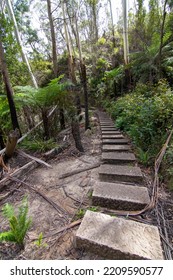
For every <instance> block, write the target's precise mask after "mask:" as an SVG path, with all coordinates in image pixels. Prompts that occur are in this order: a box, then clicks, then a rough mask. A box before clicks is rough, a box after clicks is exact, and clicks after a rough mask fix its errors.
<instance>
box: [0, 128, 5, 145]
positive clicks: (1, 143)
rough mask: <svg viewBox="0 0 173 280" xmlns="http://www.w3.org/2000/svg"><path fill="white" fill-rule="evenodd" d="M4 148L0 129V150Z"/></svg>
mask: <svg viewBox="0 0 173 280" xmlns="http://www.w3.org/2000/svg"><path fill="white" fill-rule="evenodd" d="M4 148H5V144H4V139H3V133H2V130H1V129H0V150H2V149H4Z"/></svg>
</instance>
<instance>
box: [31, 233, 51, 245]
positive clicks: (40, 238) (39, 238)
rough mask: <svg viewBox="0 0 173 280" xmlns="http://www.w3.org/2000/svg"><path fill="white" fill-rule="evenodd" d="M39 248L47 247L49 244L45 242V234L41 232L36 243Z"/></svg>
mask: <svg viewBox="0 0 173 280" xmlns="http://www.w3.org/2000/svg"><path fill="white" fill-rule="evenodd" d="M34 244H35V245H36V246H37V247H47V246H48V245H47V243H45V242H43V233H42V232H41V233H40V234H39V236H38V239H37V240H36V241H35V242H34Z"/></svg>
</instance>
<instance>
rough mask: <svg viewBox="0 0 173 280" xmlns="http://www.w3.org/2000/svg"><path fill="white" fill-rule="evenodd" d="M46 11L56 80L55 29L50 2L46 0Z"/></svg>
mask: <svg viewBox="0 0 173 280" xmlns="http://www.w3.org/2000/svg"><path fill="white" fill-rule="evenodd" d="M47 11H48V17H49V24H50V31H51V39H52V60H53V71H54V76H55V78H57V73H58V60H57V47H56V36H55V28H54V23H53V16H52V7H51V1H50V0H47Z"/></svg>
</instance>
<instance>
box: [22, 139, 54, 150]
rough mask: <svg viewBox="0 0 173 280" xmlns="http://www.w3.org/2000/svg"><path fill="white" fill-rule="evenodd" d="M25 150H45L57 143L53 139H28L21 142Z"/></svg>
mask: <svg viewBox="0 0 173 280" xmlns="http://www.w3.org/2000/svg"><path fill="white" fill-rule="evenodd" d="M20 146H21V147H23V148H24V149H26V150H29V151H34V152H46V151H48V150H51V149H53V148H55V147H57V146H58V145H57V143H56V142H55V141H54V140H53V139H49V140H41V139H30V140H26V139H25V140H24V141H23V142H22V143H21V144H20Z"/></svg>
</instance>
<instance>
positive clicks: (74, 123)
mask: <svg viewBox="0 0 173 280" xmlns="http://www.w3.org/2000/svg"><path fill="white" fill-rule="evenodd" d="M71 127H72V135H73V138H74V140H75V145H76V148H77V149H78V150H79V151H80V152H82V153H83V152H84V149H83V147H82V142H81V137H80V129H79V122H78V121H77V120H72V122H71Z"/></svg>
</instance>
